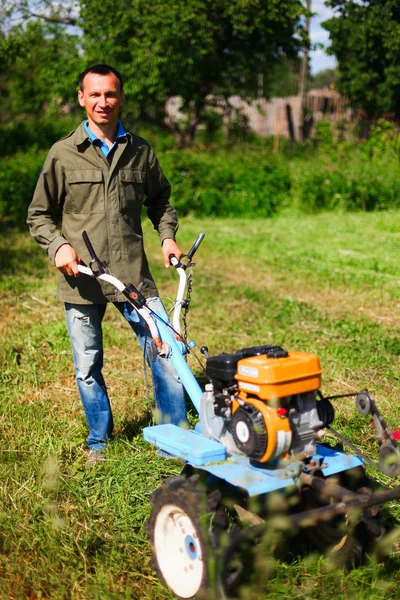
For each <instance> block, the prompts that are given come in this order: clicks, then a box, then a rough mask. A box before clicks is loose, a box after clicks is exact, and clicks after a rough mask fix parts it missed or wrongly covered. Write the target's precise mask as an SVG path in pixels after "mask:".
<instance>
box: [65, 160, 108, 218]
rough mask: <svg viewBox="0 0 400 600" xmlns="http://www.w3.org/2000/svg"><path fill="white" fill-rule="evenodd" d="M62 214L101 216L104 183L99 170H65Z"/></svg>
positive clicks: (103, 203)
mask: <svg viewBox="0 0 400 600" xmlns="http://www.w3.org/2000/svg"><path fill="white" fill-rule="evenodd" d="M65 180H66V188H67V193H66V198H65V204H64V212H69V213H84V214H103V213H104V212H105V210H104V206H105V202H104V183H103V172H102V171H101V170H100V169H67V170H66V171H65Z"/></svg>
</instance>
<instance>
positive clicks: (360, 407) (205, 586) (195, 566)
mask: <svg viewBox="0 0 400 600" xmlns="http://www.w3.org/2000/svg"><path fill="white" fill-rule="evenodd" d="M203 237H204V234H200V236H199V237H198V239H197V240H196V242H195V244H194V245H193V247H192V248H191V250H190V251H189V252H188V254H187V255H185V256H184V257H182V258H181V259H180V260H178V259H177V258H176V257H175V256H171V257H170V258H171V264H172V265H173V266H174V267H175V268H176V270H177V272H178V273H179V277H180V283H179V288H178V294H177V300H176V303H175V309H174V316H173V325H172V326H171V325H169V324H167V323H166V321H165V318H164V317H163V316H162V315H159V314H157V313H155V312H153V311H152V310H150V309H149V308H148V307H147V305H146V300H145V298H144V297H143V296H142V295H141V293H140V291H139V290H137V289H136V288H134V287H133V286H132V285H128V286H126V285H125V284H123V283H122V282H120V281H119V280H117V279H116V278H115V277H113V276H112V275H110V274H109V273H108V272H107V271H108V270H107V265H105V264H104V263H102V262H101V261H100V260H99V259H98V258H97V257H96V255H95V253H94V250H93V248H92V247H91V245H90V242H89V240H88V239H87V236H86V234H85V233H84V239H85V241H86V246H87V248H88V251H89V254H90V256H91V261H90V268H89V267H85V266H79V269H80V271H81V272H82V273H84V274H86V275H89V276H94V277H99V278H100V279H103V280H105V281H108V282H110V283H112V284H113V285H114V286H115V287H116V288H117V289H118V290H119V291H120V292H122V293H123V294H124V295H125V296H126V297H127V299H128V300H129V301H130V302H131V303H132V304H133V306H134V307H135V308H136V310H137V311H138V312H139V314H140V315H141V316H142V317H143V318H144V319H145V321H146V322H147V324H148V327H149V331H150V334H151V336H152V338H153V340H154V343H155V345H156V347H157V349H158V352H159V354H160V356H161V357H164V359H165V360H170V361H171V362H172V363H173V365H174V367H175V369H176V371H177V373H178V375H179V377H180V379H181V381H182V383H183V385H184V387H185V389H186V391H187V393H188V395H189V397H190V399H191V401H192V403H193V405H194V407H195V408H196V410H197V412H198V414H199V417H200V418H199V421H198V423H197V424H196V426H195V428H194V430H187V429H183V428H180V427H177V426H175V425H172V424H161V425H155V426H153V427H146V428H145V429H144V437H145V440H147V441H148V442H150V443H152V444H154V445H155V446H156V447H157V448H158V449H159V450H160V451H162V452H163V453H168V455H169V456H172V457H177V458H180V459H183V460H184V462H185V464H184V467H183V469H182V472H181V475H180V476H178V477H173V478H168V479H166V480H165V481H164V482H163V484H162V485H161V486H160V487H159V488H158V489H156V490H155V492H154V493H153V494H152V497H151V504H152V510H151V516H150V519H149V522H148V533H149V536H150V539H151V544H152V549H153V555H154V562H155V567H156V569H157V572H158V574H159V576H160V578H161V579H162V581H163V582H164V584H165V585H166V586H167V587H168V588H169V589H170V590H171V591H172V592H173V594H174V595H175V596H176V597H178V598H193V597H196V596H198V595H201V594H202V592H204V591H207V590H211V589H213V590H214V594H215V597H218V598H226V597H227V596H228V595H230V594H231V593H233V590H234V589H235V588H237V586H238V584H239V583H240V582H241V581H242V580H243V578H245V577H246V576H247V575H248V573H249V567H250V566H251V565H250V562H251V561H250V557H251V550H253V549H254V548H256V547H257V545H259V547H260V548H264V546H263V544H262V540H263V539H264V540H265V539H266V536H271V537H270V538H268V539H271V540H272V537H273V535H272V534H274V535H276V533H277V532H282V533H283V532H286V534H288V533H289V532H290V531H293V530H298V529H299V528H302V529H303V530H304V532H305V533H306V534H307V535H308V537H309V539H310V540H311V541H312V542H313V543H314V544H315V545H316V547H317V548H319V549H320V550H323V551H327V552H329V554H330V556H331V557H334V558H335V560H336V561H337V562H338V564H341V565H345V564H346V565H347V564H354V563H357V562H359V561H361V560H362V559H363V557H365V556H366V555H367V554H370V553H371V552H373V551H374V548H375V547H378V548H379V546H381V550H382V544H376V542H377V541H378V542H379V541H380V540H382V537H383V535H384V530H383V527H382V526H381V523H380V506H381V505H382V504H383V503H385V502H388V501H391V500H395V499H398V498H400V486H397V487H395V488H392V489H388V490H386V491H380V492H375V491H373V490H372V488H371V485H370V483H369V480H368V478H367V476H366V474H365V467H364V463H365V462H367V463H371V462H372V461H371V460H370V459H369V457H366V456H364V455H363V454H362V453H361V452H360V451H359V450H358V449H357V448H356V447H355V446H354V445H353V444H352V443H351V442H350V441H349V440H347V439H346V438H344V437H343V436H342V435H341V434H340V433H339V432H337V431H336V430H335V429H333V427H332V425H331V424H332V423H333V421H334V407H333V404H332V402H331V401H332V400H334V399H338V398H350V397H351V396H353V397H354V399H355V406H356V409H357V411H358V412H359V413H360V414H361V415H371V417H372V421H373V424H374V426H375V429H376V440H377V442H378V444H379V446H380V450H379V461H378V463H376V464H375V463H372V464H373V465H374V466H375V467H377V468H379V469H380V470H381V471H382V472H383V473H384V474H386V475H388V476H390V477H398V476H399V475H400V451H399V448H398V445H397V441H396V439H395V437H397V435H396V436H395V435H393V433H392V432H391V430H390V429H389V427H388V426H387V424H386V423H385V421H384V420H383V418H382V416H381V415H380V413H379V410H378V408H377V406H376V404H375V402H374V400H373V398H372V396H371V395H370V394H369V392H368V391H367V390H363V391H361V392H359V393H355V394H345V395H337V396H330V397H326V396H323V394H322V393H321V391H320V386H321V373H322V370H321V366H320V362H319V359H318V356H316V355H315V354H310V353H307V352H287V351H286V350H284V349H283V348H281V347H280V346H274V345H259V346H252V347H251V348H242V349H240V350H237V351H236V352H234V353H232V354H219V355H217V356H210V355H209V354H208V351H207V348H204V347H203V348H202V349H201V352H202V354H203V355H204V356H205V359H206V366H205V373H206V375H207V378H208V380H209V383H207V384H206V385H205V390H204V391H203V390H202V389H201V388H200V386H199V384H198V382H197V380H196V379H195V377H194V375H193V374H192V372H191V370H190V368H189V366H188V364H187V362H186V360H185V358H184V356H183V355H182V350H181V348H182V345H183V346H184V347H185V348H186V352H191V351H193V346H194V345H195V344H194V343H187V341H186V340H185V339H184V338H183V336H182V333H181V328H180V320H181V319H180V315H181V310H182V308H184V309H185V310H186V311H187V309H188V302H189V299H190V298H186V299H185V298H184V296H185V294H186V288H187V270H188V269H189V270H190V273H191V269H192V268H193V266H194V263H192V258H193V255H194V253H195V252H196V250H197V248H198V246H199V245H200V242H201V241H202V239H203ZM190 288H191V280H190V286H189V289H190ZM189 295H190V294H189ZM182 342H183V344H182ZM327 430H328V431H329V432H331V434H333V435H334V436H336V437H337V438H338V439H339V440H340V442H341V443H342V444H345V445H347V446H348V447H349V448H350V449H351V451H352V453H351V454H345V453H344V452H343V451H342V450H341V449H340V450H339V449H337V447H332V446H330V445H328V444H321V443H319V441H320V440H321V438H322V437H323V436H324V434H325V432H326V431H327ZM277 498H278V502H276V499H277ZM273 500H274V501H273Z"/></svg>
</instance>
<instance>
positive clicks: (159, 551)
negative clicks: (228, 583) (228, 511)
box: [147, 475, 225, 600]
mask: <svg viewBox="0 0 400 600" xmlns="http://www.w3.org/2000/svg"><path fill="white" fill-rule="evenodd" d="M220 499H221V494H220V493H219V492H218V491H217V490H215V492H207V490H206V489H205V488H202V487H200V485H199V477H198V476H197V475H193V476H192V477H190V478H186V477H184V476H179V477H171V478H169V479H166V480H165V481H164V482H163V484H162V485H161V486H160V487H159V488H158V489H156V490H155V492H153V494H152V496H151V504H152V511H151V514H150V518H149V520H148V523H147V533H148V535H149V537H150V541H151V546H152V550H153V558H154V563H155V568H156V570H157V573H158V575H159V577H160V579H161V580H162V581H163V583H164V584H165V585H166V587H168V588H169V589H170V590H171V591H172V593H173V594H174V595H175V596H176V597H177V598H182V599H184V600H188V599H189V598H195V597H196V596H197V595H201V597H202V598H205V597H206V596H205V595H204V594H210V593H211V594H212V598H213V600H214V599H215V600H217V598H218V599H221V598H225V595H224V592H223V585H222V581H221V568H220V566H219V559H218V552H217V550H216V546H217V545H218V532H219V531H222V530H223V529H224V527H225V512H224V511H223V510H219V509H218V504H219V501H220Z"/></svg>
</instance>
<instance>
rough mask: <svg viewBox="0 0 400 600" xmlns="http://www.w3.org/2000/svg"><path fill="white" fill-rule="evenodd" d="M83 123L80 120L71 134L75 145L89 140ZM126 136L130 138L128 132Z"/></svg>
mask: <svg viewBox="0 0 400 600" xmlns="http://www.w3.org/2000/svg"><path fill="white" fill-rule="evenodd" d="M83 123H84V121H82V123H81V124H80V125H79V127H78V128H77V129H76V130H75V131H74V133H73V135H72V141H73V143H74V144H75V146H81V145H82V144H84V143H89V142H90V138H89V136H88V134H87V133H86V131H85V128H84V126H83ZM126 137H127V138H128V140H129V141H130V140H131V135H130V133H128V132H126Z"/></svg>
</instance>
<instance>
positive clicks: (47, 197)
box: [27, 124, 178, 304]
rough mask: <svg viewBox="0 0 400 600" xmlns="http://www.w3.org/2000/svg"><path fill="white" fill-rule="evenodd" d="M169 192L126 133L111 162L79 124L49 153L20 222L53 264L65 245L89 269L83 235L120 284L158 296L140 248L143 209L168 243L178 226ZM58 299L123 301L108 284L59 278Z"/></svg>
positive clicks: (143, 145) (145, 147)
mask: <svg viewBox="0 0 400 600" xmlns="http://www.w3.org/2000/svg"><path fill="white" fill-rule="evenodd" d="M170 195H171V187H170V184H169V183H168V180H167V179H166V177H165V175H164V174H163V172H162V170H161V167H160V165H159V162H158V160H157V158H156V156H155V154H154V152H153V150H152V149H151V147H150V146H149V144H148V143H147V142H146V141H145V140H144V139H142V138H140V137H137V136H135V135H131V134H129V133H128V134H127V136H126V138H123V139H122V140H118V145H117V147H116V149H115V150H114V154H113V158H112V161H111V165H110V164H109V162H108V160H107V158H106V157H105V156H104V155H103V153H102V152H101V150H100V148H99V147H98V146H97V145H95V144H93V143H92V142H91V141H90V140H89V138H88V135H87V134H86V132H85V129H84V127H83V124H81V125H80V126H79V127H78V129H77V130H76V131H74V132H73V133H71V134H70V135H69V136H67V137H66V138H63V139H62V140H60V141H58V142H57V143H56V144H54V146H53V147H52V148H51V150H50V152H49V154H48V156H47V158H46V161H45V164H44V167H43V169H42V172H41V174H40V177H39V180H38V183H37V186H36V190H35V193H34V196H33V200H32V202H31V205H30V207H29V209H28V219H27V223H28V225H29V227H30V232H31V235H32V236H33V237H34V238H35V239H36V241H37V242H38V243H39V244H40V245H41V246H42V247H43V248H44V249H45V250H46V251H47V253H48V255H49V258H50V260H51V262H52V263H53V264H54V256H55V254H56V252H57V250H58V248H60V246H62V245H63V244H65V243H66V242H68V243H69V244H71V246H72V247H73V248H74V249H75V251H76V252H77V254H78V256H79V257H80V259H81V260H83V261H84V262H85V263H86V264H89V261H90V255H89V253H88V251H87V249H86V246H85V244H84V242H83V239H82V231H84V230H85V231H86V232H87V233H88V235H89V238H90V241H91V242H92V245H93V247H94V249H95V252H96V254H97V256H98V257H99V259H100V260H102V261H103V260H105V261H107V263H108V265H109V268H110V271H111V273H112V274H113V275H114V276H115V277H117V278H118V279H120V280H121V281H122V282H123V283H125V284H126V285H127V284H129V283H132V284H133V285H134V286H135V287H139V289H140V290H141V292H142V294H143V295H144V296H145V297H147V298H149V297H151V296H155V295H158V292H157V288H156V286H155V283H154V281H153V278H152V276H151V274H150V271H149V266H148V263H147V259H146V255H145V252H144V248H143V233H142V226H141V213H142V206H143V205H144V206H145V207H146V208H147V215H148V217H149V219H150V220H151V222H152V223H153V225H154V228H155V229H156V230H157V231H158V235H159V237H160V241H161V243H162V242H163V241H164V239H166V238H172V239H175V233H176V231H177V229H178V222H177V217H176V212H175V209H174V208H173V207H172V206H171V205H170V204H169V202H168V200H169V197H170ZM160 258H161V253H160ZM57 298H58V299H59V300H62V301H64V302H71V303H78V304H97V303H104V302H108V301H113V302H114V301H116V300H118V301H122V300H124V299H125V298H124V296H123V295H119V296H117V295H116V292H115V288H114V287H113V286H111V285H110V284H108V283H103V282H101V281H99V280H95V279H92V278H90V277H88V276H86V275H81V276H80V277H69V276H67V275H62V274H61V273H60V278H59V283H58V290H57Z"/></svg>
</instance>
